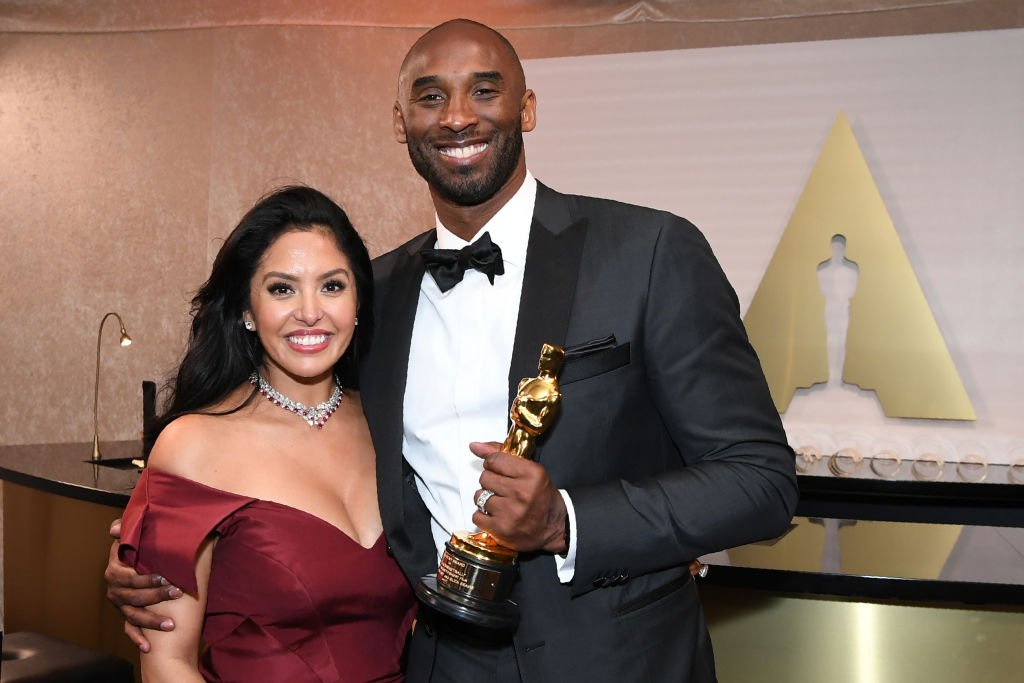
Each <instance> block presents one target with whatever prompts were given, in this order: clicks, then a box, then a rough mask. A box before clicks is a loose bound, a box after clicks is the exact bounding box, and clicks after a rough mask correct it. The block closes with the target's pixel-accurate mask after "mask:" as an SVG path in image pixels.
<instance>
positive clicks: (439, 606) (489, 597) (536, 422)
mask: <svg viewBox="0 0 1024 683" xmlns="http://www.w3.org/2000/svg"><path fill="white" fill-rule="evenodd" d="M564 359H565V351H564V350H562V348H561V347H559V346H554V345H553V344H544V346H543V347H542V348H541V352H540V362H539V363H538V364H537V370H538V374H537V376H536V377H526V378H524V379H523V380H522V381H520V382H519V391H518V392H517V394H516V397H515V399H513V401H512V407H511V408H510V409H509V417H510V418H511V420H512V426H511V428H510V429H509V432H508V436H507V437H505V442H504V443H503V444H502V445H501V450H503V451H504V452H506V453H511V454H512V455H516V456H518V457H521V458H530V457H532V455H533V452H534V450H535V449H536V447H537V443H536V442H537V437H539V436H540V435H541V434H542V433H543V432H544V431H545V430H546V429H547V428H548V427H550V426H551V423H552V422H554V419H555V416H556V415H557V414H558V406H559V403H560V402H561V400H562V393H561V392H560V391H559V390H558V377H557V375H558V371H559V369H560V368H561V367H562V361H563V360H564ZM518 571H519V564H518V553H517V552H516V551H515V550H512V549H511V548H508V547H506V546H504V545H503V544H502V543H501V541H500V540H499V539H497V538H495V537H494V536H492V535H491V534H489V533H487V532H486V531H478V532H476V533H473V532H469V531H456V532H455V533H454V534H452V537H451V539H450V540H449V541H448V542H447V543H445V551H444V554H443V555H442V556H441V563H440V565H439V566H438V568H437V574H436V575H434V574H431V575H429V576H425V577H423V578H422V579H421V580H420V582H419V583H418V584H417V585H416V595H417V596H419V598H420V599H421V600H422V601H423V602H425V603H426V604H428V605H430V606H431V607H432V608H434V609H435V610H437V611H438V612H440V613H442V614H444V615H447V616H449V617H452V618H454V619H458V620H459V621H463V622H466V623H468V624H472V625H475V626H480V627H483V628H489V629H500V630H512V629H514V628H515V627H516V625H518V623H519V607H518V605H516V603H515V602H513V601H511V600H509V595H510V594H511V592H512V585H513V583H515V579H516V576H517V575H518Z"/></svg>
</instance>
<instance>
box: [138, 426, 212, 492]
mask: <svg viewBox="0 0 1024 683" xmlns="http://www.w3.org/2000/svg"><path fill="white" fill-rule="evenodd" d="M223 431H224V430H223V429H222V428H221V427H220V425H218V424H217V417H215V416H212V415H201V414H191V415H182V416H181V417H179V418H177V419H176V420H174V421H173V422H171V423H170V424H168V425H167V426H166V427H164V429H163V431H161V432H160V436H159V437H157V440H156V443H154V444H153V450H152V451H151V452H150V454H149V460H148V464H149V465H151V466H152V467H156V468H157V469H161V470H164V471H166V472H171V473H172V474H177V475H178V476H181V477H187V478H189V479H195V480H197V481H203V480H204V479H205V477H204V476H202V475H203V472H204V470H205V469H206V467H208V466H209V464H210V459H211V458H216V453H217V452H218V448H219V445H220V444H219V442H220V441H221V440H222V439H223V438H224V436H223V434H222V432H223Z"/></svg>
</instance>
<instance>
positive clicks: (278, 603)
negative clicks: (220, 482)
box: [119, 468, 415, 683]
mask: <svg viewBox="0 0 1024 683" xmlns="http://www.w3.org/2000/svg"><path fill="white" fill-rule="evenodd" d="M210 533H216V534H217V535H218V536H219V537H220V538H219V540H218V542H217V547H216V549H215V550H214V555H213V566H212V569H211V572H210V584H209V599H208V600H207V605H206V621H205V624H204V627H203V638H204V640H205V642H206V649H205V650H204V652H203V655H202V658H201V673H202V674H203V676H204V677H205V678H206V680H208V681H224V682H228V681H239V682H242V681H245V682H251V681H263V682H265V683H275V682H277V681H282V682H283V681H287V682H288V683H302V682H305V681H310V682H313V681H323V682H327V681H331V682H347V681H353V682H356V681H358V682H359V683H363V682H365V681H401V680H403V676H402V672H401V670H400V661H401V656H402V650H403V648H404V646H405V641H406V637H407V635H408V633H409V628H410V625H411V623H412V618H413V615H414V606H415V599H414V597H413V593H412V589H411V588H410V586H409V584H408V582H407V581H406V580H405V577H404V576H403V575H402V573H401V571H400V570H399V569H398V566H397V565H396V564H395V562H394V560H393V559H392V558H391V557H389V556H388V554H387V550H386V544H385V541H384V537H383V535H382V536H381V537H380V538H378V539H377V542H376V543H375V544H374V545H373V547H372V548H368V549H367V548H363V547H362V546H361V545H359V544H358V543H356V542H355V541H354V540H353V539H351V538H350V537H349V536H347V535H346V534H345V533H343V532H342V531H341V530H339V529H337V528H336V527H334V526H332V525H331V524H329V523H328V522H325V521H324V520H322V519H320V518H319V517H315V516H313V515H311V514H309V513H307V512H303V511H301V510H297V509H295V508H292V507H288V506H287V505H282V504H280V503H273V502H270V501H263V500H258V499H255V498H247V497H245V496H239V495H237V494H234V493H229V492H227V491H221V490H219V489H214V488H210V487H208V486H204V485H202V484H199V483H197V482H195V481H192V480H190V479H184V478H182V477H179V476H176V475H173V474H171V473H169V472H165V471H161V470H156V469H152V468H147V469H146V470H145V471H144V472H143V473H142V476H141V478H140V479H139V482H138V484H137V485H136V487H135V491H134V493H133V494H132V498H131V501H130V502H129V503H128V508H127V509H126V510H125V514H124V519H123V521H122V537H121V538H122V542H121V547H120V549H119V553H120V556H121V558H122V561H124V562H127V563H128V564H132V565H133V566H135V568H136V569H137V570H138V571H139V572H140V573H157V574H161V575H162V576H164V577H166V578H167V580H168V581H170V582H171V583H173V584H175V585H177V586H181V587H182V588H183V589H184V590H186V591H193V592H194V591H195V586H196V582H195V564H194V562H195V555H196V551H197V550H198V548H199V544H200V543H202V541H203V539H204V538H206V537H207V535H209V534H210Z"/></svg>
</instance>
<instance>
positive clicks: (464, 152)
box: [441, 142, 487, 159]
mask: <svg viewBox="0 0 1024 683" xmlns="http://www.w3.org/2000/svg"><path fill="white" fill-rule="evenodd" d="M485 149H487V143H486V142H481V143H480V144H478V145H470V146H469V147H442V148H441V156H445V157H455V158H456V159H465V158H467V157H471V156H473V155H474V154H479V153H480V152H482V151H484V150H485Z"/></svg>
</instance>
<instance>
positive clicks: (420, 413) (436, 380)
mask: <svg viewBox="0 0 1024 683" xmlns="http://www.w3.org/2000/svg"><path fill="white" fill-rule="evenodd" d="M536 196H537V181H536V180H535V179H534V178H533V176H532V175H531V174H530V173H527V174H526V180H525V181H524V182H523V184H522V186H521V187H520V188H519V190H518V191H517V192H516V194H515V195H514V196H513V197H512V199H511V200H509V202H508V203H507V204H505V206H503V207H502V208H501V210H500V211H498V213H497V214H495V215H494V217H493V218H491V220H490V221H488V222H487V224H486V225H484V226H483V227H482V228H481V229H480V231H479V232H478V233H477V234H476V235H474V236H473V239H472V240H470V241H469V242H465V241H463V240H462V239H460V238H459V237H457V236H456V235H455V234H454V233H452V232H451V231H449V230H448V229H446V228H445V227H444V226H443V225H441V222H440V220H438V221H437V244H436V246H437V248H439V249H461V248H462V247H464V246H466V245H467V244H470V243H472V242H473V241H475V240H476V239H477V238H478V237H479V236H480V235H482V234H483V233H484V232H489V233H490V235H491V240H492V241H493V242H494V243H495V244H497V245H498V246H499V247H500V248H501V255H502V260H503V261H504V265H505V273H504V274H503V275H497V276H495V278H494V284H493V285H491V283H490V282H489V281H488V279H487V276H486V275H484V274H483V273H481V272H479V271H476V270H472V269H469V270H467V271H466V274H465V276H464V278H463V280H462V282H460V283H459V284H457V285H456V286H455V287H453V288H452V289H449V290H448V291H447V292H441V290H440V289H438V287H437V283H435V282H434V278H433V277H431V275H430V273H429V272H428V273H426V274H424V276H423V280H422V282H421V283H420V293H419V302H418V304H417V307H416V319H415V323H414V324H413V330H412V346H411V348H410V352H409V368H408V378H407V381H406V388H405V403H404V430H403V432H404V433H403V443H402V446H403V453H404V454H405V459H406V460H407V461H408V462H409V464H410V465H411V466H412V469H413V470H414V472H415V474H416V487H417V489H418V490H419V493H420V497H422V498H423V502H424V503H425V504H426V506H427V509H428V510H429V511H430V518H431V531H432V532H433V535H434V543H435V545H436V546H437V553H438V558H439V559H440V556H441V553H442V552H443V551H444V544H445V542H446V541H448V539H449V538H450V537H451V535H452V533H453V532H455V531H459V530H469V531H475V530H476V527H475V526H474V525H473V522H472V517H473V513H474V512H476V504H475V503H474V501H473V495H474V494H475V493H476V491H477V490H478V489H479V488H480V474H481V473H482V472H483V460H481V459H480V458H478V457H476V456H475V455H473V454H472V453H471V452H470V450H469V443H470V442H472V441H503V440H504V439H505V435H506V434H507V432H508V373H509V366H510V365H511V363H512V345H513V342H514V341H515V334H516V321H517V320H518V318H519V299H520V294H521V293H522V289H523V271H524V268H525V265H526V247H527V243H528V242H529V238H530V225H531V224H532V222H533V206H534V200H535V199H536ZM561 494H562V498H563V499H564V500H565V501H566V507H567V509H568V511H569V514H570V522H571V527H572V529H573V533H572V538H571V539H570V547H569V552H568V555H567V557H565V558H561V557H558V556H556V566H557V568H558V573H559V578H560V580H561V581H563V582H567V581H569V580H571V579H572V575H573V568H574V563H575V549H576V548H575V546H576V539H575V535H576V534H575V523H572V522H574V520H573V517H572V502H571V501H570V500H569V497H568V495H567V494H566V493H565V492H564V491H562V492H561Z"/></svg>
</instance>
